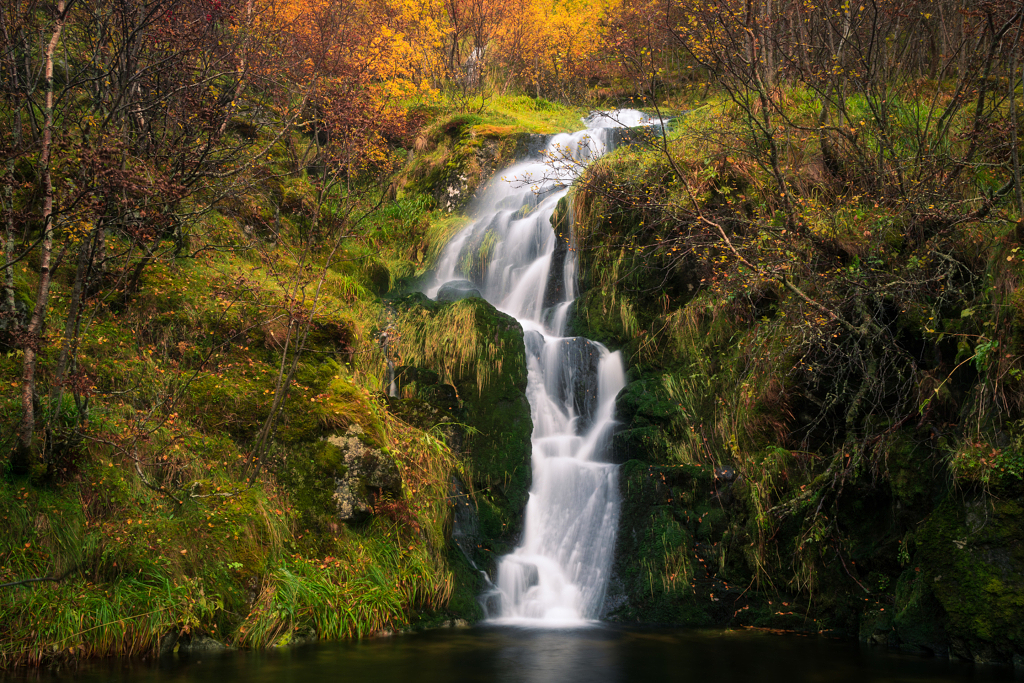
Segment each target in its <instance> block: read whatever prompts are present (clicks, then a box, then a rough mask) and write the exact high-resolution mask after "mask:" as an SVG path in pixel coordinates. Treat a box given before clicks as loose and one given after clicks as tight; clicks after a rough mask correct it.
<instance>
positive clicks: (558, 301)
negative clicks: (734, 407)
mask: <svg viewBox="0 0 1024 683" xmlns="http://www.w3.org/2000/svg"><path fill="white" fill-rule="evenodd" d="M584 123H585V124H586V125H587V128H586V130H582V131H579V132H576V133H572V134H563V135H555V136H551V138H549V139H548V142H547V147H546V149H545V151H544V152H543V153H542V154H541V156H540V158H535V159H531V160H527V161H525V162H522V163H518V164H516V165H513V166H511V167H509V168H507V169H504V171H502V172H499V173H498V176H497V177H498V178H499V179H500V180H497V179H496V180H495V181H493V182H491V183H490V184H489V186H488V187H487V188H486V190H485V191H484V193H483V195H482V197H481V198H480V200H479V202H478V205H477V207H476V212H475V213H476V216H477V217H476V220H474V221H473V223H471V224H470V225H469V226H467V227H466V228H465V229H464V230H462V231H461V232H460V233H459V234H458V235H456V236H455V237H454V238H453V239H452V241H451V242H450V243H449V244H448V246H447V247H446V248H445V251H444V253H443V254H442V256H441V259H440V261H439V262H438V266H437V269H436V271H435V274H434V279H433V282H432V284H431V286H430V287H428V288H427V289H426V293H427V295H428V296H430V297H435V296H436V295H437V293H438V291H439V290H440V289H441V287H442V286H444V285H445V284H449V285H450V286H453V287H461V288H465V287H466V286H468V285H469V283H466V282H465V280H464V278H465V277H466V275H465V274H463V273H460V272H459V268H458V266H459V264H460V263H461V262H462V261H463V257H464V256H465V254H464V253H463V252H464V251H465V250H466V249H469V248H471V245H478V244H481V243H484V242H488V243H490V244H492V245H493V246H492V247H491V252H490V257H489V259H488V261H487V264H486V267H485V269H484V272H483V274H482V276H480V277H478V278H477V280H476V281H474V282H473V284H472V286H473V287H476V288H477V289H479V291H480V292H481V293H482V295H483V297H484V298H485V299H487V300H488V301H489V302H491V303H492V304H493V305H494V306H495V307H496V308H498V309H499V310H501V311H503V312H505V313H508V314H510V315H512V316H514V317H515V318H516V319H517V320H518V321H519V322H520V324H521V325H522V326H523V331H524V336H525V343H526V355H527V363H528V384H527V390H526V393H527V398H528V400H529V402H530V411H531V415H532V417H533V435H532V437H531V440H532V446H533V455H532V466H533V485H532V487H531V489H530V498H529V502H528V503H527V506H526V520H525V526H524V533H523V538H522V545H520V546H519V547H518V548H517V549H516V550H515V551H513V552H512V553H510V554H509V555H506V556H504V557H503V558H501V559H500V560H499V563H498V568H497V576H496V579H495V581H494V583H493V586H494V588H493V589H492V590H491V592H490V594H489V595H487V596H485V598H486V599H485V611H486V612H487V617H488V620H489V621H491V622H496V623H511V624H526V625H533V626H571V625H582V624H587V623H590V622H592V621H593V620H595V619H597V618H598V617H599V616H600V610H601V606H602V604H603V602H604V596H605V590H606V588H607V585H608V579H609V575H610V573H611V564H612V557H613V554H614V552H615V535H616V531H617V529H618V523H619V502H620V501H619V489H618V466H616V465H614V464H611V463H609V462H608V457H607V452H608V446H609V444H610V438H611V433H612V427H613V425H614V424H615V414H614V413H615V397H616V395H617V394H618V393H619V391H621V390H622V388H623V387H624V386H625V372H624V368H623V363H622V357H621V355H620V354H619V353H610V352H609V351H608V349H606V348H605V347H604V346H602V345H601V344H599V343H597V342H594V341H591V340H589V339H585V338H583V337H566V336H564V335H565V321H566V315H567V312H568V309H569V306H570V305H571V304H572V302H573V300H574V299H575V288H576V260H575V253H574V252H573V250H571V249H568V250H563V254H564V255H563V254H558V253H557V252H558V250H557V246H558V244H557V243H558V239H557V238H556V236H555V233H554V230H553V229H552V226H551V217H552V215H553V214H554V212H555V210H556V207H557V206H558V202H559V200H560V199H562V198H563V197H564V196H565V195H566V194H567V193H568V191H569V185H570V184H571V183H572V181H573V179H574V178H575V176H576V175H577V174H578V173H579V170H580V169H581V168H582V166H583V165H585V164H587V163H588V162H590V161H593V160H594V159H596V158H598V157H599V156H601V155H602V154H604V153H605V152H607V151H608V150H609V149H610V148H611V147H613V146H614V144H615V142H616V139H617V136H618V134H619V133H620V132H621V129H623V128H631V127H635V126H644V125H652V124H653V123H654V122H653V121H651V119H650V118H649V117H648V116H647V115H646V114H643V113H642V112H639V111H636V110H630V109H622V110H616V111H611V112H597V113H594V114H591V115H590V116H589V117H587V118H586V119H584ZM617 129H618V130H617ZM488 238H490V239H488ZM556 254H557V255H556ZM558 257H560V258H561V259H564V260H563V262H562V263H557V262H555V258H558ZM453 281H457V282H453Z"/></svg>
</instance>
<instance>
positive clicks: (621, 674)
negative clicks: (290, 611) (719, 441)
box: [0, 627, 1022, 683]
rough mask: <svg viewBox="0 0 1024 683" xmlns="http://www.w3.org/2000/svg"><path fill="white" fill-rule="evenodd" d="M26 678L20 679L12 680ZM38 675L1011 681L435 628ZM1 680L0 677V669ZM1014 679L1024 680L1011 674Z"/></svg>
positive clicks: (719, 682) (252, 680)
mask: <svg viewBox="0 0 1024 683" xmlns="http://www.w3.org/2000/svg"><path fill="white" fill-rule="evenodd" d="M18 678H21V679H22V680H25V679H24V677H23V676H18ZM29 678H30V679H33V680H35V681H41V682H43V681H45V682H46V683H58V682H61V683H62V682H63V681H69V680H73V681H76V683H77V682H78V681H81V682H83V683H99V682H100V681H102V682H104V683H107V682H110V683H185V682H188V683H200V682H210V683H212V682H213V681H218V682H220V681H245V682H247V683H315V682H319V681H329V682H331V683H345V682H348V681H352V682H357V681H358V682H360V683H362V682H366V683H380V682H390V681H395V682H398V681H402V682H403V683H412V682H415V683H434V682H436V683H454V682H458V683H462V682H467V683H468V682H475V681H481V682H486V683H506V682H507V683H520V682H522V683H575V682H577V681H579V682H587V683H618V682H625V681H629V682H633V681H637V682H641V681H643V682H646V681H651V682H652V683H663V682H669V681H693V682H694V683H725V682H728V683H748V682H749V683H754V682H756V683H776V682H778V683H783V682H785V683H802V682H805V681H806V682H807V683H817V682H822V683H825V682H828V683H845V682H847V681H848V682H850V683H866V682H883V681H884V682H893V683H895V682H897V681H899V682H903V681H906V682H911V681H913V682H917V681H920V682H922V683H923V682H930V683H934V682H939V681H943V682H945V681H949V682H954V681H956V682H960V681H1013V680H1015V676H1014V673H1013V671H1012V669H1010V668H1008V667H991V666H973V665H970V664H965V663H959V662H949V661H942V660H937V659H928V658H919V657H911V656H901V655H894V654H890V653H887V652H885V651H884V650H880V649H876V648H868V647H864V646H861V645H857V644H856V643H850V642H843V641H832V640H826V639H822V638H812V637H799V636H791V635H774V634H767V633H762V632H756V631H680V630H664V629H659V630H635V629H621V628H613V627H596V628H591V629H576V630H566V631H545V630H530V629H520V628H510V627H502V628H498V627H492V628H489V627H478V628H473V629H465V630H438V631H431V632H426V633H419V634H415V635H403V636H397V637H394V638H386V639H376V640H367V641H362V642H355V643H333V644H320V645H315V646H308V647H300V648H296V649H294V650H289V651H284V652H229V653H227V654H224V655H220V656H202V657H198V658H194V659H191V660H183V659H171V660H166V661H160V662H129V663H124V662H120V663H115V662H99V663H95V664H91V665H89V666H87V667H84V668H79V669H78V670H75V671H65V672H61V673H57V674H47V673H43V672H36V673H35V674H33V675H30V676H29ZM0 679H2V680H5V681H6V680H7V679H4V678H3V676H0ZM1016 680H1017V681H1020V680H1022V678H1021V677H1016Z"/></svg>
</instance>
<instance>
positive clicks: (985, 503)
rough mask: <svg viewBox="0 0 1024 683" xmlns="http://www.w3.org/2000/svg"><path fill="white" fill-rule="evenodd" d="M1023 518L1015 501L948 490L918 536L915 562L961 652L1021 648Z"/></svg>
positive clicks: (994, 653)
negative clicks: (962, 497)
mask: <svg viewBox="0 0 1024 683" xmlns="http://www.w3.org/2000/svg"><path fill="white" fill-rule="evenodd" d="M1022 517H1024V513H1022V509H1021V506H1020V503H1019V502H1017V501H1015V500H1005V499H1003V500H1000V499H996V498H991V497H987V496H972V497H970V498H968V499H966V500H965V501H962V502H961V501H959V500H957V499H956V498H955V497H953V496H950V497H948V498H946V500H944V501H943V502H942V503H941V504H940V505H939V506H938V507H937V508H936V509H935V511H934V512H933V513H932V514H931V515H930V516H929V518H928V520H927V521H926V522H925V524H924V526H923V527H922V529H921V531H920V532H919V533H918V534H917V553H916V554H915V555H914V557H913V563H914V564H915V565H916V566H918V567H920V569H921V572H920V574H921V579H920V580H921V581H928V582H929V588H930V590H931V592H932V593H934V595H935V597H936V599H937V600H938V602H939V604H941V606H942V609H943V610H944V611H945V613H946V615H947V621H946V630H947V632H948V634H949V635H950V637H951V638H953V639H954V651H955V652H956V654H958V655H960V656H966V657H968V658H972V659H981V660H990V659H997V660H998V659H1002V660H1004V661H1005V660H1006V659H1007V658H1010V657H1011V656H1012V654H1013V653H1014V652H1019V651H1020V649H1021V648H1022V647H1024V625H1022V624H1021V622H1020V619H1019V615H1020V613H1021V610H1022V609H1024V579H1022V578H1021V577H1022V576H1024V518H1022Z"/></svg>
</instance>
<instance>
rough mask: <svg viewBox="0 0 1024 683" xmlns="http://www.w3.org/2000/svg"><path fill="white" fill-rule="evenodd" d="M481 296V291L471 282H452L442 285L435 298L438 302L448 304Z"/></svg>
mask: <svg viewBox="0 0 1024 683" xmlns="http://www.w3.org/2000/svg"><path fill="white" fill-rule="evenodd" d="M480 296H481V294H480V290H479V289H477V288H476V285H474V284H473V283H472V282H470V281H469V280H452V281H450V282H446V283H444V284H443V285H441V288H440V289H439V290H437V296H436V297H435V298H436V299H437V300H438V301H444V302H448V301H459V300H460V299H469V298H471V297H477V298H479V297H480Z"/></svg>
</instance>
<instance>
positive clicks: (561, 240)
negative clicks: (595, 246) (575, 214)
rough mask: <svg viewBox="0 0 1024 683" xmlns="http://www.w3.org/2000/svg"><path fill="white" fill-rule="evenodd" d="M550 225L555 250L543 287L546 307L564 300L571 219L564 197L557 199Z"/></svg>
mask: <svg viewBox="0 0 1024 683" xmlns="http://www.w3.org/2000/svg"><path fill="white" fill-rule="evenodd" d="M551 227H552V229H554V231H555V250H554V252H553V253H552V254H551V266H550V268H549V269H548V282H547V285H546V286H545V288H544V306H545V307H546V308H549V307H551V306H555V305H556V304H560V303H562V302H563V301H565V300H566V292H565V258H566V256H567V255H568V254H569V240H570V237H571V234H572V233H571V231H572V221H571V217H570V213H569V203H568V201H567V200H566V198H565V197H562V198H561V199H560V200H558V205H557V206H556V207H555V212H554V213H553V214H552V215H551Z"/></svg>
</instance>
